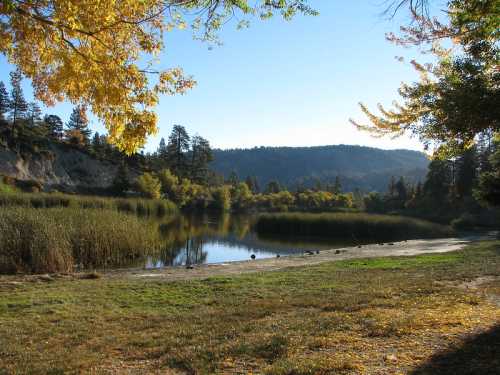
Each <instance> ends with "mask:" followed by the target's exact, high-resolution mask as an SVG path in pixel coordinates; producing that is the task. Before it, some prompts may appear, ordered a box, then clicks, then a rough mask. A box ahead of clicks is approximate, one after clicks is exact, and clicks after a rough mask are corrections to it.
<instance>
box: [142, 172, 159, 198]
mask: <svg viewBox="0 0 500 375" xmlns="http://www.w3.org/2000/svg"><path fill="white" fill-rule="evenodd" d="M137 189H138V190H139V192H140V193H141V194H143V195H144V196H145V197H147V198H151V199H159V198H160V197H161V183H160V180H159V179H158V178H156V177H155V176H153V175H152V174H151V173H147V172H146V173H144V174H143V175H141V176H139V177H138V178H137Z"/></svg>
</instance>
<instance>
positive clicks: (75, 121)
mask: <svg viewBox="0 0 500 375" xmlns="http://www.w3.org/2000/svg"><path fill="white" fill-rule="evenodd" d="M88 125H89V121H88V118H87V111H86V108H85V107H84V106H82V105H77V106H76V107H74V108H73V112H72V113H71V116H70V118H69V121H68V123H67V124H66V128H67V130H66V137H67V138H68V140H70V141H71V142H73V143H77V144H80V145H88V144H89V141H90V135H91V133H92V131H91V130H90V129H89V128H88Z"/></svg>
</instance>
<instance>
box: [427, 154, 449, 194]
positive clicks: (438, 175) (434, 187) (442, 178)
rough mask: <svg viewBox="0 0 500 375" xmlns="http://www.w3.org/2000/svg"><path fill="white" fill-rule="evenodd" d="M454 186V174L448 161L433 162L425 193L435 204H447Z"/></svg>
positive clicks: (429, 170) (428, 173) (437, 160)
mask: <svg viewBox="0 0 500 375" xmlns="http://www.w3.org/2000/svg"><path fill="white" fill-rule="evenodd" d="M451 186H452V173H451V168H450V165H449V162H448V160H439V159H435V160H432V161H431V163H430V164H429V169H428V172H427V176H426V180H425V183H424V187H423V191H424V194H425V196H427V197H429V198H431V199H432V200H434V201H435V202H439V203H440V204H443V203H445V202H447V200H448V196H449V193H450V188H451Z"/></svg>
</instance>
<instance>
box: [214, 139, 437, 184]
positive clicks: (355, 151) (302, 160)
mask: <svg viewBox="0 0 500 375" xmlns="http://www.w3.org/2000/svg"><path fill="white" fill-rule="evenodd" d="M427 165H428V160H427V157H426V156H425V154H423V153H421V152H417V151H410V150H381V149H376V148H370V147H361V146H348V145H338V146H318V147H258V148H252V149H233V150H214V161H213V162H212V163H211V167H212V169H213V170H214V171H216V172H217V173H221V174H223V175H224V176H225V177H226V178H227V177H229V176H230V175H231V173H233V172H234V173H236V175H237V176H239V177H240V178H245V177H246V176H256V178H257V180H258V182H259V183H260V185H261V186H262V187H263V186H266V185H267V184H268V183H269V182H270V181H279V182H280V183H281V184H282V185H284V186H286V187H288V188H295V187H296V186H300V185H303V186H304V187H314V186H315V185H316V184H317V182H318V181H320V182H321V183H322V184H328V183H330V184H333V183H334V181H335V179H336V177H337V176H339V177H340V180H341V183H342V187H343V188H344V191H353V190H354V189H356V188H359V189H361V190H364V191H385V190H386V189H387V181H389V179H390V178H391V176H404V177H405V178H406V179H407V180H408V181H409V182H418V181H420V180H421V181H423V180H424V177H425V173H426V169H427Z"/></svg>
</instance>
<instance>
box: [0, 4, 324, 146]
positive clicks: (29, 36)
mask: <svg viewBox="0 0 500 375" xmlns="http://www.w3.org/2000/svg"><path fill="white" fill-rule="evenodd" d="M251 4H252V5H251ZM297 13H303V14H316V12H315V11H314V10H313V9H311V8H310V7H309V6H308V5H307V0H260V1H257V2H255V4H254V2H250V1H248V0H143V1H136V0H110V1H100V0H78V1H76V0H41V1H20V0H2V1H1V2H0V53H3V54H4V55H5V56H6V57H7V58H8V60H9V62H11V63H12V64H15V65H16V66H17V67H18V68H19V70H20V72H22V73H23V74H24V75H25V76H27V77H28V78H30V79H31V80H32V82H33V87H34V94H35V96H36V97H37V98H38V99H40V100H41V101H43V102H44V103H45V104H46V105H52V104H54V103H55V102H58V101H63V100H68V101H70V102H72V103H73V104H75V105H78V104H81V105H86V106H88V107H89V109H91V110H92V112H93V113H94V114H95V115H96V116H97V117H98V118H99V119H100V120H102V121H103V123H104V125H105V126H106V128H107V129H108V131H109V139H110V141H111V142H113V143H114V144H116V145H117V146H118V147H119V148H120V149H121V150H123V151H125V152H127V153H132V152H134V151H136V150H137V149H138V148H140V147H141V146H143V145H144V143H145V140H146V137H147V136H148V135H150V134H154V133H156V131H157V116H156V114H155V112H154V111H153V109H154V106H155V105H156V104H157V103H158V100H159V95H160V94H170V95H173V94H179V93H184V92H185V91H186V90H188V89H190V88H192V87H193V86H194V84H195V81H194V80H193V79H192V78H191V77H189V76H186V75H184V73H183V71H182V69H181V68H178V67H174V68H171V69H167V70H156V69H155V67H154V65H155V62H156V61H155V59H156V57H157V56H158V54H159V53H160V51H162V50H163V48H164V38H163V36H164V33H165V32H168V31H170V30H172V29H174V28H181V29H182V28H187V27H188V26H189V27H190V28H192V29H193V30H194V32H195V35H196V37H197V38H200V39H203V40H209V41H215V40H216V32H217V30H218V29H220V28H221V27H222V26H223V25H224V24H225V23H226V22H227V21H228V20H229V19H231V18H232V17H234V16H238V18H239V19H241V20H242V21H240V23H241V24H245V23H246V22H247V21H246V18H245V17H249V16H258V17H260V18H262V19H265V18H269V17H271V16H273V15H275V14H278V15H281V16H282V17H283V18H285V19H290V18H292V17H293V16H294V15H295V14H297Z"/></svg>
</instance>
